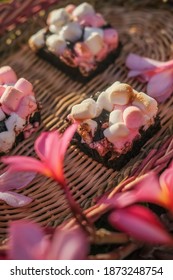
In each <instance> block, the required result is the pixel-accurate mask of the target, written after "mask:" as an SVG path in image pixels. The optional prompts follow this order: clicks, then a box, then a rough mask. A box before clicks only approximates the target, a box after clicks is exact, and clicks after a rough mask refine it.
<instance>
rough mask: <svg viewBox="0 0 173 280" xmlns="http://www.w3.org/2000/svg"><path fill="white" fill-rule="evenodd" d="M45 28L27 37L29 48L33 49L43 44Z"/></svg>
mask: <svg viewBox="0 0 173 280" xmlns="http://www.w3.org/2000/svg"><path fill="white" fill-rule="evenodd" d="M45 32H46V30H45V28H43V29H41V30H39V31H38V32H37V33H35V34H34V35H32V36H31V38H30V39H29V45H30V47H31V48H33V49H35V47H36V48H37V49H40V48H42V47H43V46H44V34H45Z"/></svg>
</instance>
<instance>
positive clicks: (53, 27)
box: [49, 24, 61, 34]
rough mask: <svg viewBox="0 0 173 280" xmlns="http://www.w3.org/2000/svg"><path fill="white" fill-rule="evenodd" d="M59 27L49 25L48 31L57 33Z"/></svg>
mask: <svg viewBox="0 0 173 280" xmlns="http://www.w3.org/2000/svg"><path fill="white" fill-rule="evenodd" d="M60 30H61V27H57V26H56V25H55V24H51V25H49V31H50V32H51V33H54V34H59V32H60Z"/></svg>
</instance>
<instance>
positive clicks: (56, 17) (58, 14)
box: [47, 8, 70, 27]
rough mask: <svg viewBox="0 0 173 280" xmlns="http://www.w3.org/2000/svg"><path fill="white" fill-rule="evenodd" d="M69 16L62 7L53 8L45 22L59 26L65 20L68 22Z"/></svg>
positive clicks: (64, 22)
mask: <svg viewBox="0 0 173 280" xmlns="http://www.w3.org/2000/svg"><path fill="white" fill-rule="evenodd" d="M69 20H70V17H69V14H68V13H67V12H66V10H65V9H64V8H61V9H57V10H53V11H52V12H50V13H49V15H48V19H47V24H48V25H52V24H54V25H56V26H57V27H61V26H63V25H64V24H66V23H67V22H69Z"/></svg>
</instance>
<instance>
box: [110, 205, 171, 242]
mask: <svg viewBox="0 0 173 280" xmlns="http://www.w3.org/2000/svg"><path fill="white" fill-rule="evenodd" d="M109 221H110V223H111V225H112V226H114V227H116V228H118V229H119V230H122V231H124V232H126V233H128V234H129V235H131V236H133V237H134V238H135V239H138V240H142V241H145V242H149V243H155V244H170V243H173V239H172V237H171V235H169V233H168V232H167V231H166V229H165V228H164V227H163V225H162V224H161V223H160V221H159V219H158V218H157V216H156V215H154V214H153V213H152V212H151V211H150V210H149V209H147V208H144V207H142V206H137V205H133V206H129V207H127V208H123V209H118V210H116V211H113V212H112V213H111V214H110V216H109Z"/></svg>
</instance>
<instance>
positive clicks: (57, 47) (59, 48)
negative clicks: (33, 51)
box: [46, 34, 66, 55]
mask: <svg viewBox="0 0 173 280" xmlns="http://www.w3.org/2000/svg"><path fill="white" fill-rule="evenodd" d="M46 45H47V47H48V49H49V50H50V51H51V52H53V53H55V54H57V55H61V54H62V53H63V51H64V50H65V48H66V42H65V41H64V40H63V39H61V37H60V36H58V35H56V34H53V35H50V36H49V37H48V38H47V40H46Z"/></svg>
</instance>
